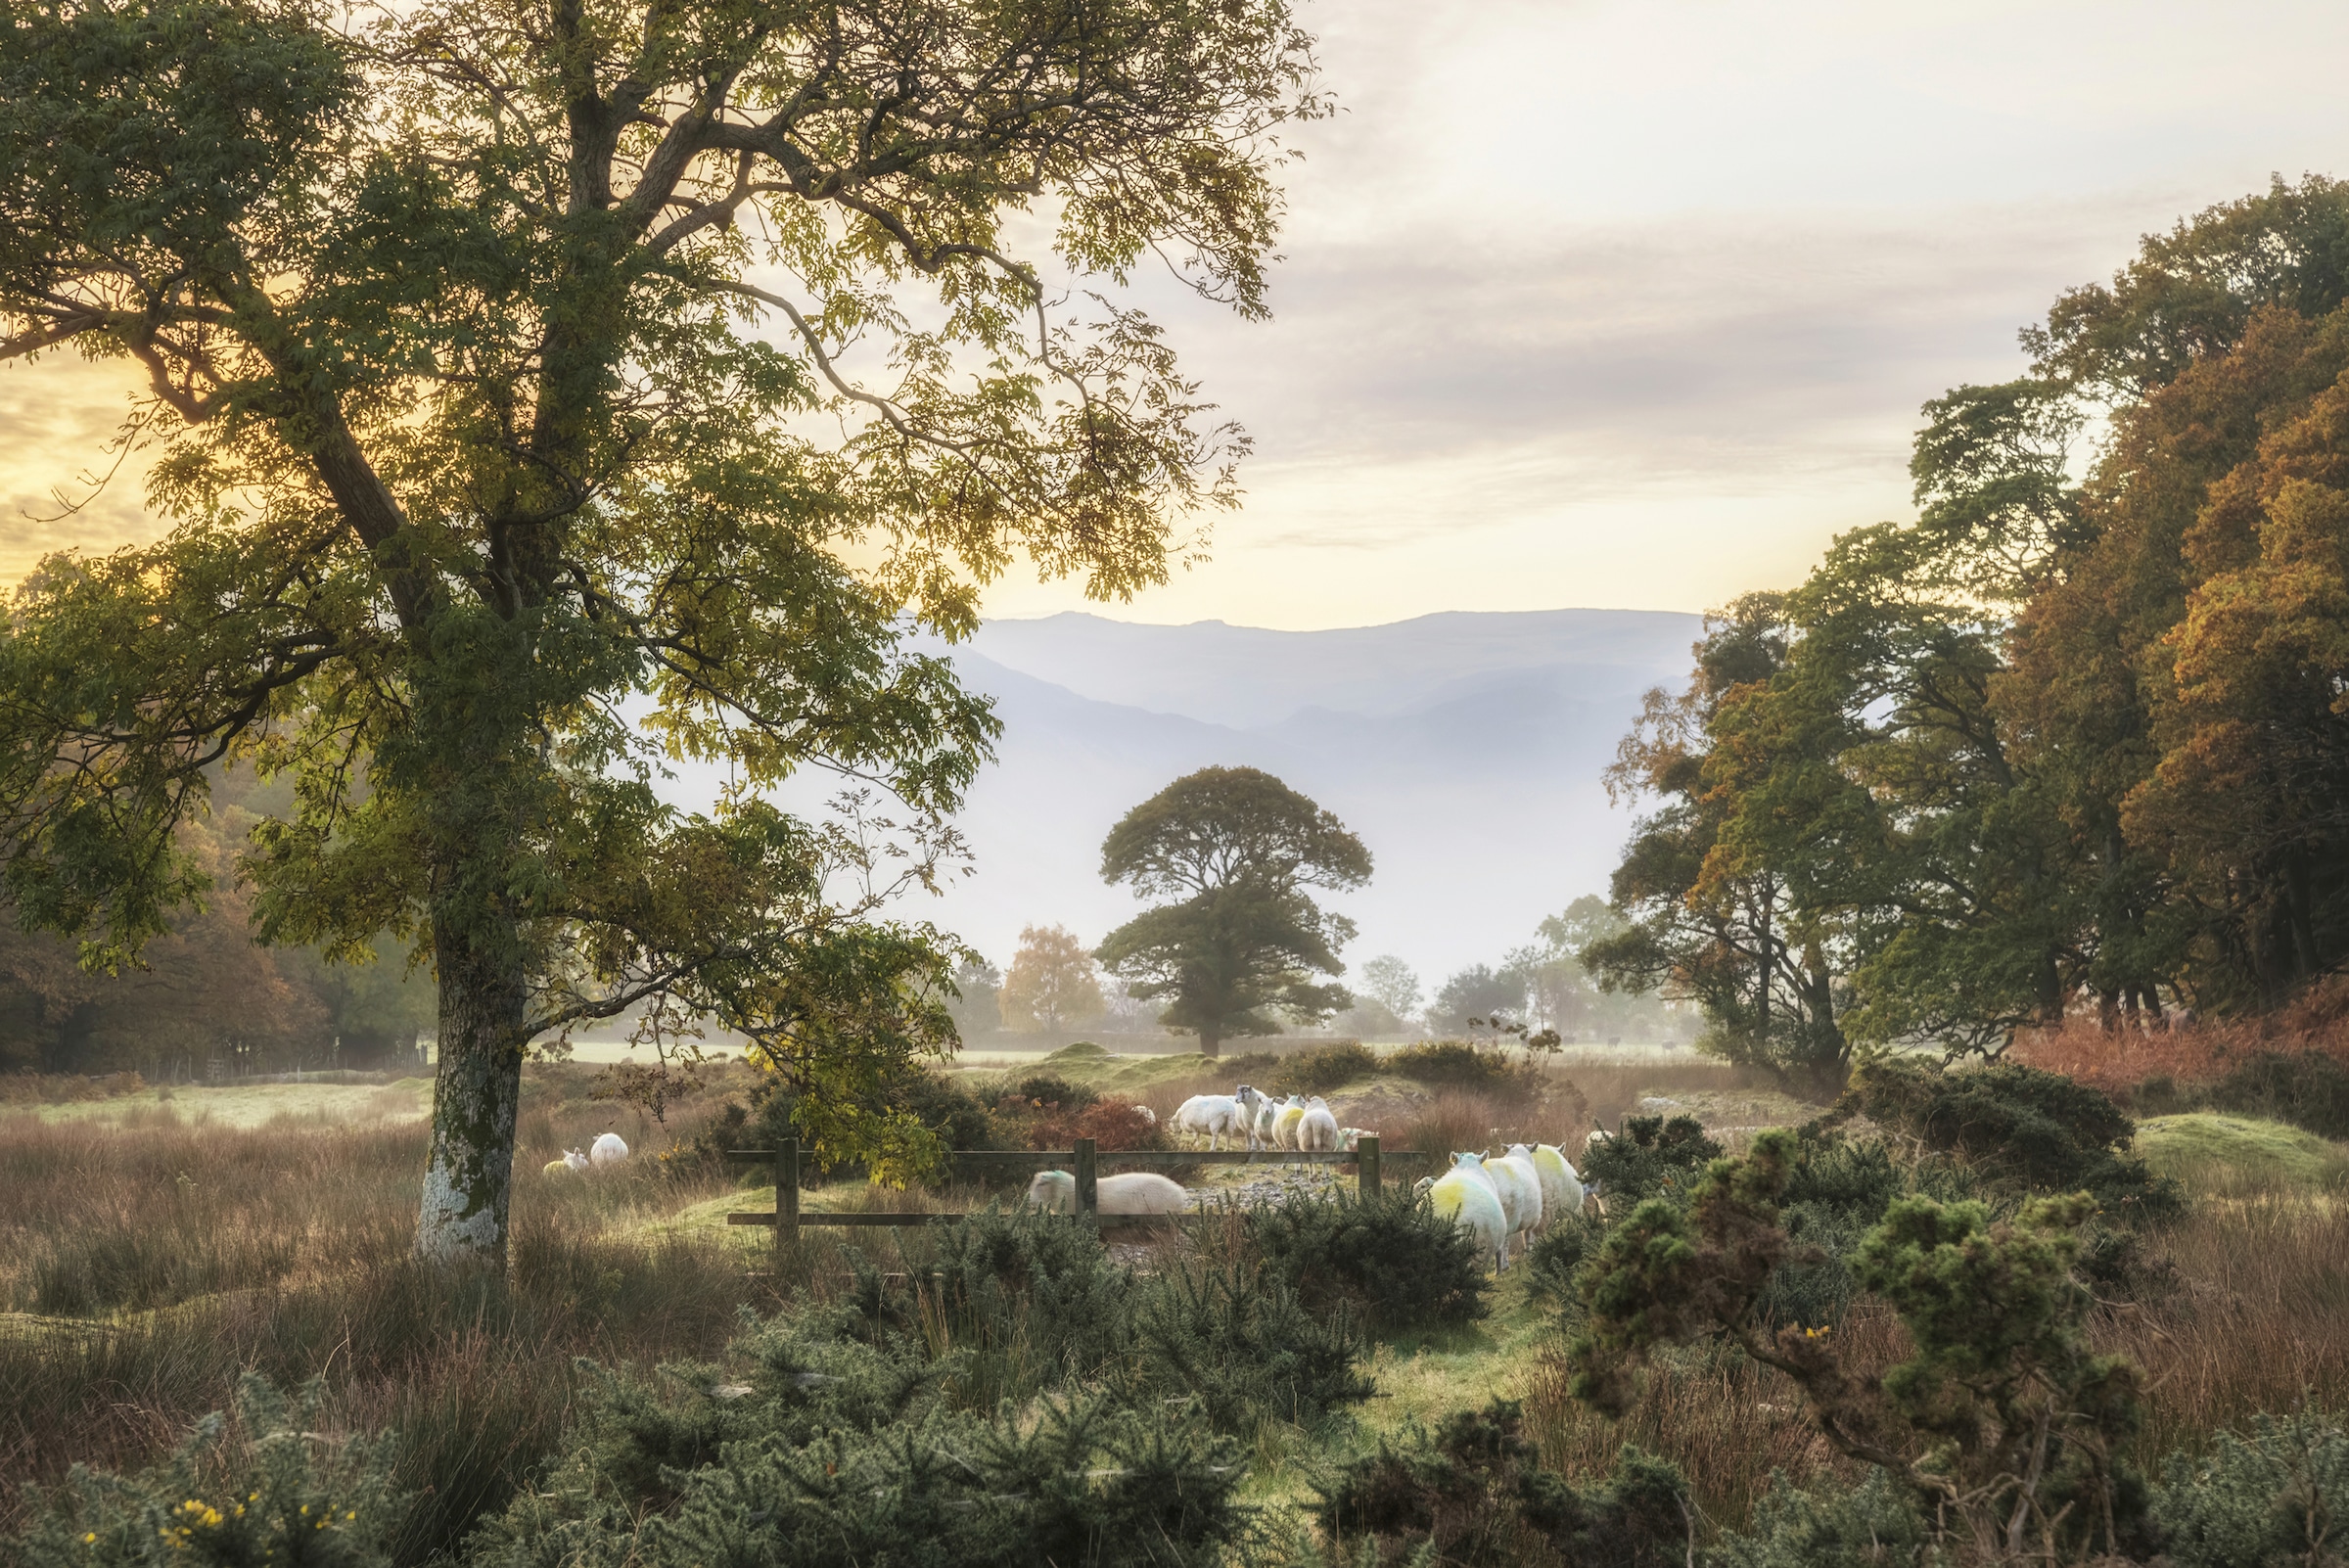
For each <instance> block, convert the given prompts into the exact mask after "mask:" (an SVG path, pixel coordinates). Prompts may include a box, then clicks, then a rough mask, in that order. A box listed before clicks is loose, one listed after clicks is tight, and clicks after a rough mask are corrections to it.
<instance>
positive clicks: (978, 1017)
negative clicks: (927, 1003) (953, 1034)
mask: <svg viewBox="0 0 2349 1568" xmlns="http://www.w3.org/2000/svg"><path fill="white" fill-rule="evenodd" d="M954 989H955V991H956V992H960V994H959V995H958V996H957V997H956V998H955V999H954V1000H953V1001H951V1002H949V1003H947V1004H946V1011H948V1012H949V1013H952V1014H953V1015H954V1027H955V1028H956V1029H957V1030H959V1031H961V1032H962V1033H963V1034H964V1035H985V1034H989V1033H990V1032H992V1031H994V1030H998V1029H1001V1028H1002V1027H1003V999H1002V992H1003V971H1002V970H1000V969H997V968H996V967H995V966H994V965H993V964H990V963H989V962H988V961H987V960H986V959H984V958H981V957H978V956H977V955H973V956H971V957H969V958H966V959H964V960H963V962H962V964H961V966H960V967H959V968H957V969H956V970H955V971H954Z"/></svg>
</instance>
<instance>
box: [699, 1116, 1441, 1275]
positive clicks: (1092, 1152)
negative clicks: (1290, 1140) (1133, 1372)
mask: <svg viewBox="0 0 2349 1568" xmlns="http://www.w3.org/2000/svg"><path fill="white" fill-rule="evenodd" d="M726 1158H727V1159H729V1160H760V1161H764V1162H767V1163H770V1164H771V1165H773V1167H774V1174H775V1207H774V1209H773V1210H772V1211H771V1212H760V1211H757V1210H754V1211H751V1212H749V1213H735V1214H729V1215H727V1216H726V1223H728V1224H730V1225H772V1226H774V1227H775V1254H776V1258H777V1261H778V1263H779V1262H780V1260H781V1259H782V1257H783V1255H784V1253H785V1252H787V1251H788V1250H789V1249H791V1248H793V1247H796V1246H797V1245H798V1244H799V1239H800V1227H801V1226H803V1225H851V1226H872V1225H903V1226H912V1225H926V1224H930V1223H932V1222H937V1221H947V1220H963V1219H967V1218H969V1217H968V1216H967V1215H964V1214H906V1213H897V1214H888V1213H883V1214H874V1213H858V1214H838V1213H827V1214H806V1213H803V1212H802V1211H801V1209H800V1140H799V1139H797V1138H785V1139H784V1140H783V1142H782V1144H781V1146H780V1147H777V1148H772V1149H728V1150H727V1151H726ZM1104 1158H1107V1159H1109V1160H1111V1161H1114V1162H1115V1163H1117V1164H1119V1165H1158V1166H1185V1165H1353V1166H1354V1167H1355V1168H1356V1172H1357V1180H1358V1181H1359V1185H1360V1188H1361V1192H1362V1196H1364V1197H1366V1198H1367V1197H1376V1196H1377V1195H1378V1192H1379V1176H1380V1167H1381V1166H1382V1165H1383V1164H1384V1163H1385V1162H1387V1161H1389V1160H1401V1161H1406V1162H1407V1161H1412V1160H1425V1159H1427V1158H1429V1156H1428V1155H1427V1154H1426V1153H1425V1152H1424V1151H1423V1150H1418V1149H1394V1150H1391V1151H1387V1152H1385V1153H1383V1154H1382V1153H1381V1151H1380V1149H1379V1146H1378V1138H1377V1136H1376V1135H1375V1134H1369V1135H1365V1136H1363V1137H1362V1138H1361V1140H1360V1141H1359V1142H1358V1143H1357V1144H1356V1145H1355V1146H1354V1148H1352V1149H1350V1150H1345V1151H1343V1152H1337V1153H1327V1154H1324V1153H1319V1152H1315V1153H1310V1154H1309V1153H1304V1152H1298V1153H1291V1152H1289V1151H1287V1150H1283V1149H1262V1150H1260V1149H1205V1150H1196V1151H1192V1152H1189V1153H1185V1152H1182V1151H1179V1150H1165V1149H1112V1150H1111V1151H1109V1153H1108V1154H1107V1155H1106V1156H1104V1155H1103V1154H1102V1152H1101V1149H1100V1145H1099V1143H1098V1142H1097V1141H1096V1140H1095V1139H1092V1138H1079V1139H1078V1140H1077V1146H1076V1147H1075V1148H1073V1149H1044V1150H1036V1151H1031V1150H1020V1149H1003V1150H996V1149H985V1150H981V1149H974V1150H969V1151H965V1152H960V1153H955V1154H949V1155H948V1156H947V1157H946V1163H947V1164H948V1165H949V1166H950V1167H952V1168H953V1169H954V1170H956V1171H957V1172H962V1171H973V1172H976V1171H990V1172H1001V1171H1004V1170H1015V1171H1016V1170H1032V1171H1049V1170H1055V1169H1058V1168H1060V1167H1063V1166H1065V1167H1068V1168H1069V1169H1070V1171H1071V1173H1072V1174H1073V1175H1074V1176H1076V1178H1077V1217H1078V1218H1079V1219H1080V1220H1082V1221H1084V1222H1087V1223H1090V1224H1095V1225H1100V1226H1102V1227H1104V1228H1124V1227H1128V1226H1142V1225H1166V1224H1169V1223H1171V1222H1173V1220H1174V1217H1173V1216H1171V1215H1117V1214H1112V1215H1105V1214H1103V1213H1101V1205H1100V1179H1101V1178H1100V1169H1101V1161H1102V1160H1103V1159H1104Z"/></svg>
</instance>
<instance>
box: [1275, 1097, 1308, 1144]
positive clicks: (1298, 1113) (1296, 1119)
mask: <svg viewBox="0 0 2349 1568" xmlns="http://www.w3.org/2000/svg"><path fill="white" fill-rule="evenodd" d="M1304 1122H1305V1101H1303V1100H1301V1099H1299V1098H1298V1097H1297V1096H1296V1095H1294V1094H1292V1095H1290V1096H1289V1097H1288V1098H1287V1099H1285V1100H1283V1101H1282V1102H1281V1105H1280V1115H1278V1116H1276V1117H1274V1118H1273V1119H1272V1141H1273V1143H1274V1144H1275V1145H1277V1146H1278V1147H1280V1148H1284V1149H1294V1148H1296V1147H1297V1129H1298V1128H1299V1127H1300V1126H1302V1125H1303V1124H1304Z"/></svg>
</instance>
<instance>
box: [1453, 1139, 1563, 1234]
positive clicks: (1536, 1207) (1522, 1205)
mask: <svg viewBox="0 0 2349 1568" xmlns="http://www.w3.org/2000/svg"><path fill="white" fill-rule="evenodd" d="M1451 1169H1452V1170H1453V1171H1455V1172H1461V1173H1465V1174H1466V1175H1467V1176H1471V1177H1473V1178H1474V1179H1476V1180H1478V1181H1482V1182H1483V1183H1484V1184H1485V1185H1486V1186H1487V1187H1490V1188H1491V1189H1492V1191H1493V1196H1494V1198H1495V1199H1496V1200H1497V1202H1498V1203H1499V1204H1500V1210H1501V1213H1502V1214H1503V1215H1505V1216H1507V1218H1508V1222H1509V1234H1511V1235H1515V1234H1517V1233H1518V1232H1519V1231H1522V1230H1529V1229H1531V1228H1532V1227H1533V1226H1534V1224H1535V1223H1537V1222H1539V1221H1540V1220H1541V1217H1542V1210H1541V1204H1542V1182H1541V1178H1540V1177H1538V1176H1535V1175H1534V1174H1533V1172H1532V1171H1530V1170H1529V1171H1526V1172H1524V1173H1522V1175H1523V1176H1524V1177H1525V1179H1524V1180H1522V1181H1521V1180H1520V1179H1519V1176H1520V1173H1518V1172H1515V1171H1507V1170H1503V1169H1502V1168H1501V1163H1500V1162H1499V1161H1497V1160H1488V1159H1486V1158H1485V1157H1484V1156H1483V1155H1481V1154H1460V1153H1457V1152H1455V1153H1454V1154H1453V1155H1452V1157H1451Z"/></svg>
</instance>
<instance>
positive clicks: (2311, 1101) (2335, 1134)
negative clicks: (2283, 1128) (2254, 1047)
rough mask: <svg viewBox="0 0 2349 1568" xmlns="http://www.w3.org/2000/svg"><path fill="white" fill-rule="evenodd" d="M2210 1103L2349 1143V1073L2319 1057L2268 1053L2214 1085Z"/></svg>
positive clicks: (2312, 1053) (2241, 1065)
mask: <svg viewBox="0 0 2349 1568" xmlns="http://www.w3.org/2000/svg"><path fill="white" fill-rule="evenodd" d="M2209 1101H2210V1103H2211V1104H2212V1105H2213V1106H2215V1107H2217V1108H2218V1109H2219V1110H2222V1111H2234V1112H2235V1113H2236V1114H2237V1115H2241V1116H2259V1117H2265V1118H2267V1119H2268V1120H2269V1121H2271V1122H2289V1123H2291V1124H2292V1126H2294V1127H2297V1128H2302V1129H2305V1130H2308V1131H2311V1132H2314V1133H2316V1134H2317V1136H2319V1137H2323V1138H2349V1067H2344V1066H2342V1065H2341V1064H2340V1063H2339V1062H2338V1061H2335V1060H2334V1059H2333V1058H2332V1057H2330V1056H2326V1055H2324V1054H2322V1053H2320V1052H2317V1051H2295V1052H2292V1053H2290V1054H2288V1055H2287V1054H2285V1053H2283V1052H2281V1051H2262V1052H2260V1053H2259V1054H2258V1055H2257V1056H2253V1057H2251V1058H2249V1059H2248V1060H2246V1061H2243V1062H2240V1063H2238V1064H2236V1066H2235V1067H2234V1069H2233V1070H2232V1071H2231V1072H2229V1073H2228V1075H2227V1076H2226V1077H2225V1078H2222V1079H2220V1080H2219V1081H2218V1083H2216V1084H2212V1085H2211V1088H2210V1093H2209Z"/></svg>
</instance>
